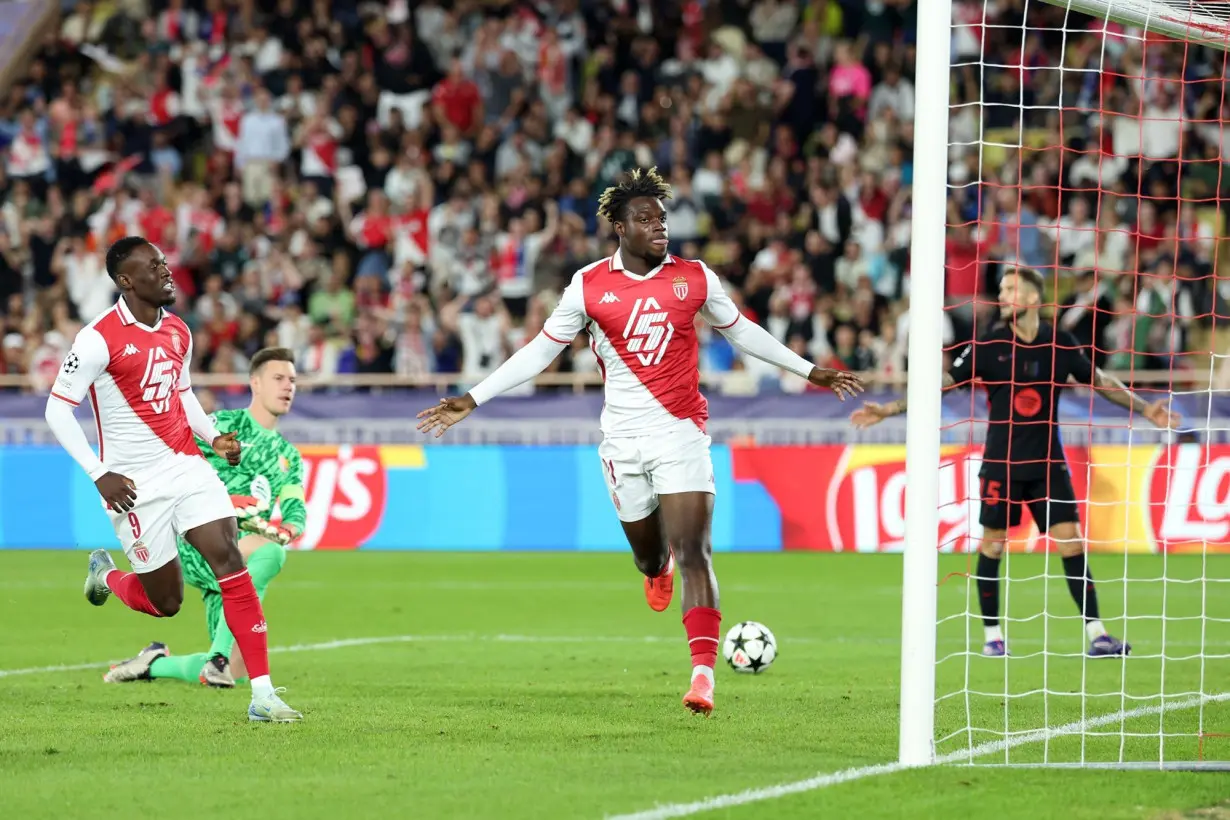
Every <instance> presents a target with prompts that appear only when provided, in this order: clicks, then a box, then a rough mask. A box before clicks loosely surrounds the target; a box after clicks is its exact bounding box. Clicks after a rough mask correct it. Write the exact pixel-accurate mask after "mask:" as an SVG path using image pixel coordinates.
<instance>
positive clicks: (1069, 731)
mask: <svg viewBox="0 0 1230 820" xmlns="http://www.w3.org/2000/svg"><path fill="white" fill-rule="evenodd" d="M1224 700H1230V692H1224V693H1222V694H1218V695H1201V696H1199V697H1191V698H1184V699H1182V700H1173V701H1170V702H1168V703H1164V704H1161V705H1159V706H1140V707H1137V708H1136V709H1127V710H1124V711H1119V712H1113V713H1111V714H1108V715H1100V716H1099V717H1095V718H1087V719H1085V720H1078V721H1074V722H1072V723H1065V724H1063V725H1062V726H1055V727H1052V728H1049V729H1035V730H1034V731H1032V732H1025V733H1023V734H1019V735H1013V736H1012V737H1006V738H1003V739H1002V740H993V741H988V742H986V743H979V744H978V745H977V746H974V747H972V748H969V749H963V750H960V751H956V752H949V753H948V754H945V755H941V756H940V757H938V758H936V760H935V762H936V763H937V764H947V763H962V762H967V761H973V759H974V758H979V757H986V756H987V755H992V754H995V753H996V752H1003V751H1007V750H1008V749H1014V748H1016V747H1017V746H1024V745H1025V744H1028V743H1040V742H1042V741H1045V740H1053V739H1054V738H1057V737H1064V736H1066V735H1078V734H1081V733H1082V732H1087V731H1089V730H1090V729H1096V728H1098V727H1100V726H1108V725H1110V724H1112V723H1119V722H1120V721H1123V720H1131V719H1132V718H1139V717H1148V716H1150V715H1160V714H1162V713H1164V712H1175V711H1179V710H1182V709H1192V708H1194V707H1197V706H1201V705H1203V704H1206V703H1216V702H1219V701H1224ZM907 768H909V767H908V766H905V765H904V764H901V763H878V764H876V765H874V766H860V767H858V768H854V769H843V770H842V771H839V772H832V773H830V774H820V775H816V776H815V777H809V778H808V779H806V780H797V781H795V782H793V783H782V784H780V785H777V786H768V787H765V788H760V789H748V790H747V791H742V792H736V793H734V794H722V795H717V796H715V797H707V798H705V799H704V800H697V801H696V802H694V803H668V804H665V805H659V806H655V807H654V808H652V809H646V810H645V811H638V812H634V813H632V814H617V815H608V816H607V818H606V820H668V818H672V817H688V816H690V815H693V814H700V813H701V812H706V811H714V810H716V809H728V808H731V807H733V806H742V805H745V804H747V803H758V802H760V801H762V800H776V799H778V798H779V797H786V796H788V795H791V794H799V793H800V792H810V791H815V790H817V789H825V788H828V787H829V786H836V785H838V784H839V783H848V782H849V781H851V780H862V779H863V778H867V777H878V776H879V775H882V774H893V773H894V772H900V771H904V770H905V769H907Z"/></svg>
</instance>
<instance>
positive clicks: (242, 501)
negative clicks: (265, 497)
mask: <svg viewBox="0 0 1230 820" xmlns="http://www.w3.org/2000/svg"><path fill="white" fill-rule="evenodd" d="M231 506H232V507H234V508H235V517H236V518H237V519H239V520H240V521H246V520H248V519H249V518H252V517H253V516H255V515H257V514H258V513H261V512H264V511H265V509H266V508H267V507H268V505H267V504H266V503H265V502H264V501H261V500H260V499H259V498H254V497H253V496H250V495H233V496H231Z"/></svg>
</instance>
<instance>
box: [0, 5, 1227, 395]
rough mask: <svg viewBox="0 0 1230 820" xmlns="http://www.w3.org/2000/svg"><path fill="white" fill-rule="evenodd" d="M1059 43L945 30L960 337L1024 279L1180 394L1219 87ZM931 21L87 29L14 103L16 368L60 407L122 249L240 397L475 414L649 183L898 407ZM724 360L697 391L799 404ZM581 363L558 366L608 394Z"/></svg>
mask: <svg viewBox="0 0 1230 820" xmlns="http://www.w3.org/2000/svg"><path fill="white" fill-rule="evenodd" d="M1026 9H1028V12H1029V15H1030V20H1029V24H1030V25H1031V26H1034V27H1036V29H1035V30H1034V31H1033V32H1031V33H1030V34H1029V36H1027V37H1023V36H1022V31H1021V28H1020V25H1021V21H1022V20H1023V15H1024V14H1025V11H1026ZM1064 14H1065V13H1064V11H1063V10H1062V9H1053V8H1051V7H1049V6H1044V5H1042V4H1027V3H1026V2H1025V0H955V2H954V22H955V24H956V28H955V29H954V33H953V40H952V54H953V57H954V61H955V62H956V63H959V64H962V65H961V66H960V67H958V68H956V69H955V70H954V75H953V76H954V82H953V103H954V108H953V115H952V117H951V122H952V126H951V141H952V143H953V148H952V149H951V152H950V161H951V168H950V179H951V181H952V191H951V195H950V201H949V220H948V221H949V223H950V228H949V233H948V237H947V263H946V264H947V275H948V279H947V286H946V289H947V293H946V297H947V299H948V302H949V304H950V305H951V306H952V310H951V311H949V317H948V320H947V323H946V326H945V328H944V340H945V342H946V343H948V344H953V343H955V342H957V341H960V340H961V339H962V338H965V337H968V336H969V335H970V334H971V333H972V332H973V330H974V324H975V323H976V322H982V321H984V320H985V316H986V313H987V311H988V310H992V309H993V308H992V306H991V305H990V304H989V303H990V302H991V301H993V298H994V297H993V294H994V293H995V290H996V288H997V279H998V275H999V272H1000V270H1001V269H1002V264H1001V262H1002V261H1004V260H1009V261H1011V260H1020V261H1022V262H1024V263H1027V264H1030V265H1035V266H1038V267H1040V268H1042V269H1044V270H1046V271H1047V272H1048V276H1050V277H1051V278H1052V280H1053V281H1054V282H1055V283H1056V290H1055V293H1054V294H1053V298H1054V299H1055V300H1056V301H1058V302H1063V303H1065V308H1064V309H1063V311H1062V312H1061V317H1060V322H1061V324H1063V325H1064V326H1065V327H1067V328H1068V329H1070V330H1072V331H1073V332H1074V333H1076V334H1077V335H1078V337H1079V338H1080V339H1081V340H1082V342H1083V343H1084V344H1088V345H1090V346H1094V345H1096V346H1097V348H1098V349H1099V352H1098V359H1099V361H1100V362H1102V363H1108V364H1109V365H1111V366H1113V367H1116V368H1122V369H1126V368H1135V369H1141V368H1154V367H1165V366H1168V365H1169V364H1171V363H1172V362H1174V360H1175V357H1176V355H1177V354H1180V353H1182V352H1183V351H1184V350H1185V349H1186V348H1185V345H1188V344H1189V342H1190V340H1189V338H1188V336H1189V330H1190V329H1191V328H1192V327H1195V326H1198V325H1200V324H1201V323H1202V322H1205V320H1207V317H1208V316H1209V315H1210V314H1211V313H1212V312H1213V311H1214V310H1221V308H1219V307H1218V305H1219V304H1220V303H1219V302H1218V294H1217V292H1216V288H1214V287H1213V286H1212V285H1213V279H1212V278H1211V277H1212V276H1213V274H1214V267H1215V261H1216V259H1215V255H1216V240H1217V238H1218V237H1220V235H1221V234H1222V217H1221V214H1220V210H1219V209H1218V208H1217V203H1216V201H1215V200H1216V198H1217V197H1219V196H1220V195H1221V194H1222V193H1223V192H1224V191H1225V190H1226V188H1227V186H1228V185H1230V177H1224V176H1223V175H1222V174H1221V162H1220V158H1221V156H1222V155H1230V154H1227V150H1226V149H1227V148H1230V144H1227V143H1226V139H1227V138H1226V135H1225V133H1224V132H1223V131H1222V128H1221V122H1223V121H1224V120H1225V118H1226V116H1227V114H1230V112H1227V111H1225V109H1224V105H1225V103H1224V102H1223V96H1224V95H1221V94H1220V91H1219V88H1220V84H1221V82H1222V76H1223V71H1222V65H1223V62H1222V61H1221V60H1220V59H1213V58H1212V57H1211V56H1210V55H1209V54H1207V53H1204V52H1202V51H1200V50H1197V49H1194V48H1184V47H1183V46H1182V45H1181V44H1180V45H1175V44H1167V43H1152V42H1151V43H1149V44H1148V45H1147V47H1146V46H1144V45H1142V43H1141V42H1140V41H1139V39H1133V38H1131V37H1130V36H1125V32H1124V31H1123V29H1122V28H1121V27H1117V26H1114V25H1111V26H1110V27H1109V28H1108V29H1107V31H1105V32H1103V31H1101V27H1102V24H1100V23H1095V24H1091V25H1090V26H1088V28H1087V30H1086V31H1083V32H1073V31H1069V32H1067V33H1065V32H1064V31H1063V27H1064V21H1065V16H1064ZM915 15H916V3H915V2H914V1H913V0H872V2H866V3H865V2H861V1H860V0H799V1H798V2H791V1H790V0H654V2H648V0H538V1H537V2H530V0H513V1H509V2H481V1H480V0H454V2H442V1H441V0H414V1H413V2H410V1H409V0H382V2H358V3H355V2H342V0H334V2H330V0H107V1H106V2H90V1H89V0H86V1H85V2H80V3H77V4H76V5H75V6H72V7H71V8H70V9H69V10H68V11H67V12H66V14H65V16H64V17H63V19H62V20H61V22H60V24H59V28H58V30H57V31H55V32H54V33H53V34H52V35H51V36H49V37H48V39H47V41H46V43H45V44H43V46H42V48H41V51H40V52H39V53H38V55H37V57H36V58H35V59H34V60H33V62H32V64H31V65H30V68H29V71H28V74H27V76H26V78H25V79H24V80H23V81H21V82H19V83H18V84H17V85H16V86H15V87H13V88H12V90H11V91H10V93H9V94H8V95H7V97H4V98H0V146H2V147H3V150H4V154H5V162H4V168H3V173H2V174H0V201H3V206H2V208H0V219H2V223H0V299H3V302H0V304H2V305H3V306H4V315H3V318H2V319H0V323H2V324H3V328H2V330H3V332H2V333H0V338H2V340H3V341H2V344H3V357H2V358H0V371H2V372H5V373H30V374H31V375H32V376H33V377H34V379H33V380H34V382H35V384H36V387H37V385H38V384H49V383H50V380H51V378H52V377H53V376H54V373H55V369H56V367H57V363H58V361H59V360H60V358H61V357H62V356H63V355H64V354H65V352H66V350H67V346H68V344H69V343H70V342H71V340H72V338H73V335H74V334H75V332H76V329H77V327H79V325H80V323H81V322H82V321H89V319H90V318H92V317H93V316H95V315H96V314H98V313H99V312H100V311H102V310H104V309H105V308H106V307H107V306H108V305H109V303H110V302H111V301H112V300H113V298H114V293H113V290H112V287H111V282H110V279H109V278H108V277H107V275H106V273H105V271H104V270H103V262H102V253H101V252H102V250H103V249H104V248H105V247H106V245H107V244H108V243H110V242H111V241H113V240H114V239H116V238H118V237H120V236H123V235H125V234H129V233H141V234H143V235H145V236H148V237H150V238H152V239H154V240H155V241H157V242H158V244H159V245H160V247H161V248H162V250H163V251H164V252H165V254H166V255H167V257H168V259H169V260H170V262H171V266H172V268H173V270H174V271H175V277H176V281H177V284H178V292H179V297H178V301H179V305H178V310H179V312H180V313H181V315H183V316H184V317H185V318H186V319H187V321H188V322H189V324H190V326H191V327H192V328H193V332H194V343H195V351H196V361H195V363H194V364H195V366H196V367H197V368H199V369H200V370H202V371H207V372H212V373H222V374H225V373H240V372H243V371H244V368H245V367H246V361H247V357H248V356H250V355H252V354H253V353H254V352H255V351H256V350H257V349H258V348H260V347H262V346H265V345H270V344H276V345H278V346H284V347H290V348H292V349H294V350H295V351H297V352H298V355H299V365H300V368H301V370H302V371H303V372H305V373H307V374H322V375H328V374H333V373H396V374H400V375H403V376H422V375H424V374H431V373H454V372H455V373H460V374H462V377H461V378H462V380H463V381H464V382H472V381H475V380H477V379H479V378H480V377H481V376H483V375H484V374H486V373H488V372H490V370H492V369H493V368H494V367H495V366H496V365H498V364H499V363H500V362H501V361H503V360H504V358H505V357H506V356H507V355H509V353H510V352H511V351H512V350H515V349H516V348H517V347H518V345H520V344H522V343H523V342H524V341H525V340H527V339H528V338H531V337H532V336H533V334H535V333H536V332H537V331H538V329H539V328H540V326H541V324H542V322H543V319H544V317H545V316H546V315H547V314H548V313H549V312H550V310H551V309H552V307H553V306H554V304H555V302H556V300H557V299H558V297H559V294H560V290H561V288H562V286H563V285H564V284H565V283H566V282H567V280H568V278H569V276H570V275H571V273H572V272H573V271H574V270H575V269H576V268H578V267H580V266H582V265H584V264H586V263H588V262H589V261H592V260H594V259H596V258H599V257H601V256H603V255H607V254H609V253H611V252H612V251H613V249H614V245H613V243H612V242H611V241H610V239H609V236H610V231H609V229H608V227H607V226H606V225H599V224H598V221H597V217H596V216H595V210H596V200H597V195H598V194H599V193H600V192H601V190H602V189H603V188H604V187H605V186H607V185H608V184H610V183H611V182H612V181H613V180H614V179H615V178H616V176H617V175H618V174H620V173H621V172H623V171H625V170H628V169H630V168H631V167H633V166H636V165H642V166H650V165H656V166H658V167H659V168H660V169H662V170H663V171H664V172H665V173H666V174H668V176H669V179H670V180H671V182H672V183H673V184H674V186H675V197H674V199H673V200H671V201H670V202H669V203H668V209H669V213H670V229H671V242H672V247H671V250H672V252H674V253H676V254H680V255H683V256H685V257H700V258H703V259H704V260H706V261H707V262H708V263H709V264H710V265H711V266H712V267H713V268H714V269H715V270H717V271H718V273H719V274H720V275H721V276H722V277H723V278H724V280H725V282H726V283H727V284H728V286H729V288H730V290H731V292H732V294H733V295H734V298H736V300H738V301H739V303H740V304H741V306H742V307H743V309H744V310H745V311H746V313H747V315H748V316H750V317H753V318H755V319H756V320H757V321H759V322H761V323H762V324H764V325H765V326H766V327H767V328H768V329H769V330H770V331H771V332H772V333H773V334H774V335H775V336H777V337H778V338H779V339H781V340H782V341H784V342H787V343H788V344H790V345H791V346H792V347H794V348H795V349H796V350H798V351H799V352H801V353H804V354H805V355H808V356H809V357H811V358H812V359H813V360H814V361H817V362H819V363H828V364H830V365H832V366H839V367H845V368H852V369H857V370H861V371H869V372H873V373H875V374H877V375H878V376H880V377H882V378H884V379H893V378H895V377H899V376H900V375H901V373H902V372H903V371H904V368H905V342H906V339H907V336H908V330H909V312H908V308H909V290H910V277H909V239H910V236H909V234H910V212H911V182H912V176H913V174H912V170H913V169H912V150H913V148H912V139H913V119H914V95H915V89H914V86H913V84H912V82H911V78H912V77H913V75H914V55H915V50H914V31H915V19H916V18H915ZM1076 19H1077V18H1076V16H1073V17H1072V18H1070V21H1069V22H1068V24H1067V25H1068V28H1069V29H1073V28H1085V24H1084V23H1079V24H1078V23H1075V22H1071V21H1075V20H1076ZM1047 26H1049V27H1050V28H1049V29H1048V28H1046V27H1047ZM1061 54H1062V57H1061ZM984 55H985V56H984ZM1061 60H1062V61H1063V65H1064V66H1065V68H1066V70H1062V71H1061V70H1059V69H1058V68H1057V66H1059V65H1060V64H1061ZM1112 65H1113V66H1121V67H1122V69H1121V71H1120V72H1119V73H1116V72H1113V71H1111V70H1109V68H1107V67H1109V66H1112ZM1104 68H1105V69H1106V70H1103V69H1104ZM979 101H981V103H982V104H981V105H978V104H977V103H978V102H979ZM1060 101H1062V102H1063V108H1062V110H1061V108H1060V105H1059V102H1060ZM1111 112H1136V114H1135V115H1132V116H1119V115H1116V114H1114V113H1111ZM980 115H981V120H980ZM1017 144H1021V145H1023V146H1025V147H1024V148H1021V149H1017V148H1015V147H1008V146H1014V145H1017ZM1142 155H1143V156H1147V157H1149V158H1150V159H1148V160H1142V159H1141V157H1142ZM1176 181H1179V182H1181V186H1182V191H1180V190H1179V189H1178V187H1179V186H1178V184H1177V182H1176ZM1099 184H1100V186H1101V189H1102V192H1103V195H1102V196H1101V197H1098V196H1094V194H1095V193H1096V189H1097V188H1098V186H1099ZM1180 194H1182V195H1183V197H1184V199H1183V201H1182V202H1181V201H1180V199H1179V195H1180ZM1137 272H1139V274H1137ZM1223 297H1224V294H1223ZM1221 312H1222V313H1223V314H1224V313H1225V311H1224V310H1221ZM1172 313H1173V314H1174V315H1175V316H1177V317H1178V318H1177V319H1176V320H1174V321H1172V320H1171V319H1170V314H1172ZM1151 314H1152V315H1151ZM1160 314H1165V315H1164V316H1162V315H1160ZM702 339H703V341H704V347H703V352H702V369H703V370H704V371H706V372H722V371H729V370H744V371H745V372H746V373H747V376H748V379H747V381H748V382H749V383H751V384H752V385H753V386H755V385H757V384H758V385H759V386H761V387H764V386H766V385H773V384H776V385H777V386H778V387H780V389H783V390H787V391H801V390H803V389H805V387H806V385H805V384H802V383H800V380H796V379H794V378H793V377H789V376H782V375H781V374H778V373H771V372H764V371H763V370H762V369H758V367H759V364H758V363H756V362H744V361H741V359H740V357H739V355H738V354H737V353H736V352H735V351H733V350H732V349H731V348H730V346H729V345H728V344H726V342H725V340H724V339H722V338H721V336H720V335H718V334H713V333H709V332H708V331H707V329H702ZM584 347H585V344H584V340H583V339H578V341H577V343H576V344H575V345H574V347H573V348H572V350H571V351H570V352H569V354H566V355H564V356H562V357H561V358H560V359H559V360H557V364H556V366H557V367H558V368H559V369H561V370H564V371H569V370H572V371H593V370H594V369H595V368H596V365H595V362H594V359H593V357H592V356H591V355H588V354H586V353H584ZM1109 351H1114V352H1109Z"/></svg>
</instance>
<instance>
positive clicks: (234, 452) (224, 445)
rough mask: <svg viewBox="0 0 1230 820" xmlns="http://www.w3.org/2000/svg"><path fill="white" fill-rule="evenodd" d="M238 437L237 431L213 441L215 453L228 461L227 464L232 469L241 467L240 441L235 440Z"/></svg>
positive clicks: (224, 434)
mask: <svg viewBox="0 0 1230 820" xmlns="http://www.w3.org/2000/svg"><path fill="white" fill-rule="evenodd" d="M236 435H238V433H236V432H235V431H233V430H232V431H231V432H229V433H223V434H222V435H220V436H218V437H217V438H216V439H214V441H213V448H214V452H215V453H217V454H218V455H220V456H222V457H223V458H224V459H226V463H227V464H229V465H231V466H232V467H237V466H239V453H240V451H241V449H242V448H241V447H240V444H239V440H238V439H236V438H235V436H236Z"/></svg>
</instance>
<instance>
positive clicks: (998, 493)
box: [978, 464, 1081, 532]
mask: <svg viewBox="0 0 1230 820" xmlns="http://www.w3.org/2000/svg"><path fill="white" fill-rule="evenodd" d="M978 484H979V489H980V491H981V493H982V510H981V512H980V513H979V515H978V523H980V524H982V527H983V529H987V530H1006V529H1009V528H1010V527H1015V526H1017V525H1018V524H1020V523H1021V508H1022V507H1029V514H1030V515H1032V516H1033V517H1034V523H1036V524H1037V525H1038V532H1047V531H1048V530H1050V528H1051V527H1053V526H1054V525H1056V524H1072V523H1075V524H1079V523H1080V520H1081V518H1080V509H1079V507H1078V506H1077V503H1076V490H1074V489H1073V488H1072V476H1071V475H1070V474H1069V473H1068V466H1067V465H1066V464H1055V465H1052V466H1051V468H1050V471H1049V475H1043V476H1038V477H1036V478H1035V477H1030V478H1023V479H1012V480H1009V474H1008V473H1007V472H998V471H997V472H990V471H986V472H983V473H982V474H981V475H979V477H978Z"/></svg>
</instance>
